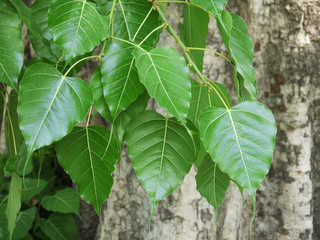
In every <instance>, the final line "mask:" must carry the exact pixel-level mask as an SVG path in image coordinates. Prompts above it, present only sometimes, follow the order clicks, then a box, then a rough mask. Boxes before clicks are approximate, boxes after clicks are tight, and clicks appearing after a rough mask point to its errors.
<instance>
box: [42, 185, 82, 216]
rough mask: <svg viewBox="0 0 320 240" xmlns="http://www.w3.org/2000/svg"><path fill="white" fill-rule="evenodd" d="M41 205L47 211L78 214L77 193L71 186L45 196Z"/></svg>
mask: <svg viewBox="0 0 320 240" xmlns="http://www.w3.org/2000/svg"><path fill="white" fill-rule="evenodd" d="M41 206H42V207H43V208H45V209H46V210H48V211H53V212H60V213H74V214H77V215H78V216H80V214H79V195H78V193H77V192H76V191H75V190H74V189H72V188H65V189H62V190H59V191H57V192H56V194H55V195H53V196H45V197H44V198H43V199H42V200H41Z"/></svg>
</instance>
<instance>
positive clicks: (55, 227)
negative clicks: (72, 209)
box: [38, 213, 81, 240]
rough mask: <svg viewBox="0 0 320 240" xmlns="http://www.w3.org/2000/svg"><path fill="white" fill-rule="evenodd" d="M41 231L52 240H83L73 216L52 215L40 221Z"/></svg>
mask: <svg viewBox="0 0 320 240" xmlns="http://www.w3.org/2000/svg"><path fill="white" fill-rule="evenodd" d="M38 223H39V227H40V229H41V230H42V231H43V232H44V233H45V234H46V235H47V236H48V237H49V238H50V239H51V240H66V239H81V237H80V233H79V229H78V225H77V223H76V221H75V220H74V218H73V217H72V215H71V214H61V213H52V214H51V215H50V216H49V217H48V219H40V220H39V222H38Z"/></svg>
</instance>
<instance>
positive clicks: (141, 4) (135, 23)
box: [99, 0, 161, 47]
mask: <svg viewBox="0 0 320 240" xmlns="http://www.w3.org/2000/svg"><path fill="white" fill-rule="evenodd" d="M111 6H112V0H106V1H103V3H102V4H100V5H99V11H100V13H102V14H108V13H109V12H110V10H111ZM151 8H152V3H150V2H148V1H141V0H121V1H117V5H116V11H115V12H114V23H113V28H112V29H111V30H110V31H111V34H110V35H112V36H115V37H118V38H122V39H125V40H129V41H132V42H135V43H140V42H141V41H142V40H143V39H144V38H145V37H146V36H147V35H148V34H149V33H150V32H151V31H152V30H153V29H155V28H157V27H158V26H159V25H160V21H159V16H158V12H157V11H153V10H152V11H151ZM149 11H151V13H150V15H149V17H148V18H147V19H146V16H147V15H148V13H149ZM139 28H140V30H139V32H138V34H136V33H137V31H138V29H139ZM160 32H161V30H159V31H157V32H155V33H153V34H152V35H151V36H149V37H148V39H147V40H146V41H145V42H144V44H146V45H148V46H152V47H154V46H155V45H156V44H157V42H158V41H159V35H160Z"/></svg>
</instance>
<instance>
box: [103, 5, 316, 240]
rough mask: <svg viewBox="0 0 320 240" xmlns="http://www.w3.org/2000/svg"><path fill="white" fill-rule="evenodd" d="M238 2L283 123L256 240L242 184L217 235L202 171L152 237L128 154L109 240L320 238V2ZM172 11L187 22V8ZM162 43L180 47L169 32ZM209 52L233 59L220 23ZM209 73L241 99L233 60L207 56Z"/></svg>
mask: <svg viewBox="0 0 320 240" xmlns="http://www.w3.org/2000/svg"><path fill="white" fill-rule="evenodd" d="M235 2H236V1H231V0H230V8H231V9H232V10H233V11H235V12H237V13H238V14H240V15H241V16H242V17H243V18H244V19H245V20H246V22H247V23H248V27H249V33H250V35H251V37H252V39H253V42H254V48H255V57H254V66H255V67H256V69H257V79H258V87H259V96H258V100H259V101H261V102H263V103H264V104H266V105H267V106H268V107H269V108H270V109H271V110H272V111H273V113H274V114H275V118H276V121H277V124H278V136H277V142H276V151H275V154H274V162H273V164H272V166H271V170H270V173H269V175H268V177H267V178H268V183H269V185H270V186H271V187H272V189H270V188H269V187H268V186H267V184H266V182H264V183H262V184H261V186H260V188H259V190H258V194H257V215H256V219H255V221H254V224H253V227H252V233H251V235H250V233H249V223H250V218H251V215H250V213H249V212H248V210H247V209H246V207H245V205H244V204H243V200H242V197H241V195H240V194H239V192H238V189H237V188H236V187H235V186H234V185H231V187H230V189H229V190H228V192H227V197H226V201H225V202H224V204H223V206H222V208H221V209H220V212H219V217H218V222H217V224H216V226H215V228H214V229H212V221H213V218H212V216H213V208H212V207H211V206H209V205H208V204H207V202H206V200H205V199H203V198H201V197H200V195H199V194H198V193H197V191H196V184H195V180H194V176H195V171H196V170H195V169H192V171H191V172H190V174H189V175H188V176H187V177H186V178H185V181H184V183H183V184H182V185H181V187H180V188H179V189H178V190H176V191H175V192H174V193H173V194H171V195H170V196H168V197H166V198H165V199H164V200H162V201H161V202H160V203H159V206H158V208H157V210H156V212H155V214H154V216H153V217H152V221H151V232H149V231H148V222H149V213H150V209H151V201H150V200H149V198H148V196H147V194H146V193H145V191H144V190H143V188H142V186H141V184H140V183H139V181H138V180H137V178H136V174H135V172H134V170H133V169H132V167H131V162H130V159H129V158H128V157H127V155H126V154H125V153H123V159H122V162H121V172H120V175H119V174H118V173H116V174H115V185H114V188H113V190H112V193H111V195H110V198H109V200H108V202H107V203H106V205H105V207H104V211H103V231H104V238H103V239H112V240H129V239H130V240H133V239H139V240H140V239H144V240H146V239H148V240H151V239H152V240H153V239H183V240H189V239H190V240H195V239H197V240H200V239H201V240H207V239H228V240H232V239H261V240H265V239H283V240H285V239H314V240H315V239H320V170H319V169H320V137H319V136H320V134H319V131H320V126H319V125H320V120H319V118H320V89H319V83H320V68H319V64H320V61H319V58H320V2H319V1H318V0H261V1H256V0H243V1H239V2H238V3H235ZM170 7H172V8H174V9H175V10H176V11H177V12H179V15H181V12H182V8H181V5H179V6H178V7H176V6H174V5H170ZM168 15H169V18H170V19H172V21H175V19H174V18H173V17H172V16H170V14H168ZM175 26H176V27H177V24H175ZM161 44H169V45H171V46H174V47H177V45H176V43H175V41H174V40H173V39H172V38H171V37H170V36H168V35H167V34H165V33H164V34H163V35H162V39H161ZM208 47H209V48H211V49H214V50H218V51H221V52H223V53H225V54H227V53H226V50H225V48H224V47H223V45H222V41H221V38H220V37H219V34H218V32H217V29H216V26H215V23H214V22H213V21H212V22H211V25H210V33H209V36H208ZM204 71H205V73H206V74H207V75H208V76H210V78H211V79H212V80H216V81H219V82H222V83H224V84H226V85H227V86H228V87H229V88H230V93H231V94H233V95H234V94H235V91H234V87H233V82H232V81H233V80H232V70H231V68H230V66H228V65H227V63H226V62H225V61H223V60H222V59H220V58H217V57H216V56H213V55H212V54H206V56H205V70H204ZM233 102H234V103H236V99H233ZM156 109H158V108H157V107H156ZM248 207H249V208H250V204H249V206H248ZM98 233H99V231H98ZM98 235H99V234H98Z"/></svg>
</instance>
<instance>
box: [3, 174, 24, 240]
mask: <svg viewBox="0 0 320 240" xmlns="http://www.w3.org/2000/svg"><path fill="white" fill-rule="evenodd" d="M20 196H21V178H20V177H19V175H17V174H16V173H12V177H11V182H10V189H9V195H8V203H7V209H6V216H7V219H8V231H9V236H10V239H12V235H13V230H14V228H15V226H16V219H17V213H18V212H19V210H20V208H21V199H20Z"/></svg>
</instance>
